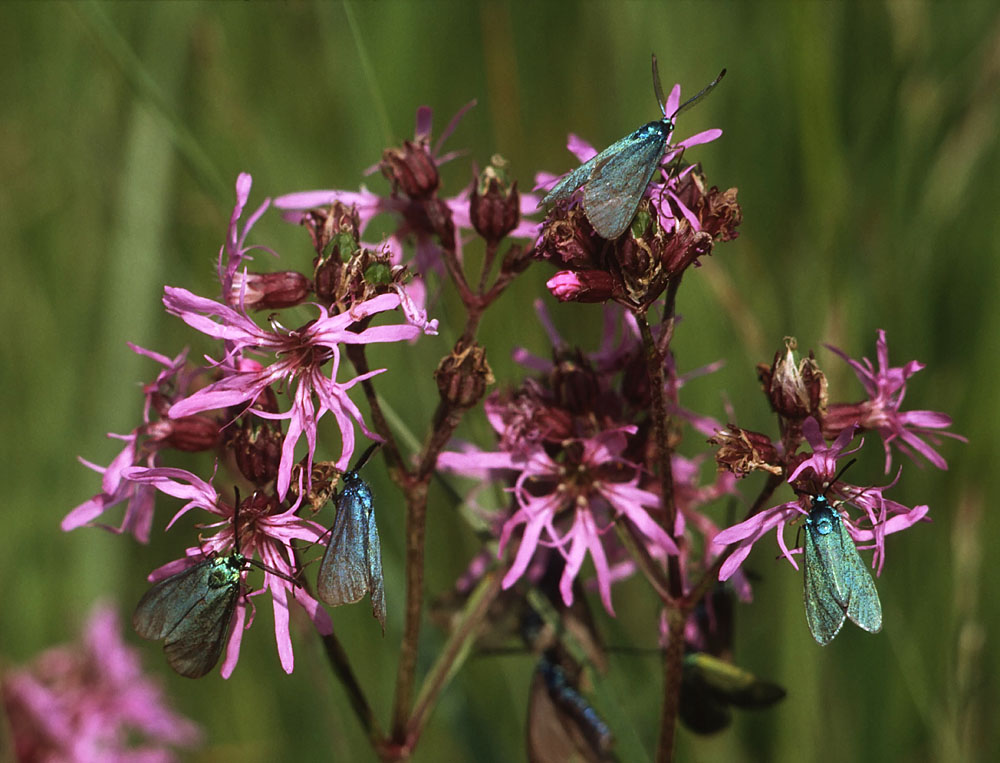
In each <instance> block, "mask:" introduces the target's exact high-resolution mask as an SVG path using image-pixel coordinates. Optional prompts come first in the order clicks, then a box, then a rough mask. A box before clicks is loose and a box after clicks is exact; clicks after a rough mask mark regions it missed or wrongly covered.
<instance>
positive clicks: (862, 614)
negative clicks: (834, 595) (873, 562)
mask: <svg viewBox="0 0 1000 763" xmlns="http://www.w3.org/2000/svg"><path fill="white" fill-rule="evenodd" d="M840 532H841V535H842V536H843V541H842V542H843V543H844V545H845V547H846V549H847V550H846V551H845V552H844V559H845V564H844V566H845V569H846V570H848V571H849V574H850V578H851V579H850V589H851V592H850V596H849V597H848V603H847V616H848V617H849V618H850V619H851V622H853V623H854V624H855V625H857V626H858V627H859V628H862V629H864V630H866V631H868V632H869V633H878V632H879V631H880V630H882V602H881V601H880V600H879V597H878V589H876V588H875V581H874V580H873V579H872V575H871V572H870V571H869V570H868V568H867V567H866V566H865V563H864V562H863V561H862V560H861V555H860V554H859V553H858V549H857V547H856V546H855V545H854V539H853V538H852V537H851V536H850V533H848V531H847V526H846V525H845V524H844V523H843V522H841V523H840Z"/></svg>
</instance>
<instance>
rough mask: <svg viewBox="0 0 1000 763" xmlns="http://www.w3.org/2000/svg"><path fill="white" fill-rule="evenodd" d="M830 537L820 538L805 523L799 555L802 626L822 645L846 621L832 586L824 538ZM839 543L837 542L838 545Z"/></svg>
mask: <svg viewBox="0 0 1000 763" xmlns="http://www.w3.org/2000/svg"><path fill="white" fill-rule="evenodd" d="M832 537H836V534H834V533H830V534H828V535H820V533H819V532H818V531H817V530H816V529H814V528H813V526H812V525H810V524H808V523H807V524H806V542H805V550H804V554H803V567H804V570H803V580H804V581H805V603H806V623H808V625H809V631H810V632H811V633H812V635H813V638H814V639H816V641H818V642H819V643H820V644H821V645H823V646H826V645H827V644H829V643H830V642H831V641H833V639H834V637H835V636H836V635H837V634H838V633H840V629H841V627H843V625H844V620H845V619H846V615H845V612H844V609H845V607H844V606H843V605H841V603H840V602H839V601H838V600H837V596H836V593H835V591H836V584H835V582H834V578H833V573H832V566H831V564H832V560H831V558H830V553H829V548H828V546H829V541H828V539H831V538H832ZM839 542H840V541H839V539H838V541H837V543H838V545H839Z"/></svg>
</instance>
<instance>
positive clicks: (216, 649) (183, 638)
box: [163, 577, 240, 678]
mask: <svg viewBox="0 0 1000 763" xmlns="http://www.w3.org/2000/svg"><path fill="white" fill-rule="evenodd" d="M239 591H240V583H239V579H238V577H237V580H235V581H234V582H232V583H231V584H229V585H228V586H225V587H221V588H209V589H206V590H205V592H204V596H203V597H202V598H201V600H200V601H199V602H198V603H197V604H196V605H195V606H194V608H192V609H191V611H190V612H189V613H188V616H187V617H185V618H184V619H183V620H182V621H181V622H179V623H178V624H177V626H176V627H175V628H174V629H173V630H172V631H171V632H170V635H168V636H167V639H166V641H165V642H164V644H163V653H164V654H165V655H166V656H167V664H168V665H170V667H172V668H173V669H174V670H176V671H177V672H178V673H180V674H181V675H182V676H185V677H187V678H201V677H202V676H203V675H205V674H206V673H208V672H209V671H210V670H212V668H214V667H215V665H216V663H217V662H218V661H219V657H220V656H221V655H222V649H223V647H225V645H226V641H227V636H228V635H229V628H230V625H231V623H232V620H233V611H234V610H235V609H236V600H237V598H238V597H239Z"/></svg>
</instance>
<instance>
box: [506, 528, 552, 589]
mask: <svg viewBox="0 0 1000 763" xmlns="http://www.w3.org/2000/svg"><path fill="white" fill-rule="evenodd" d="M520 513H521V512H518V514H520ZM518 514H515V515H514V516H515V517H517V515H518ZM513 521H514V518H513V517H512V518H511V519H509V520H507V524H508V525H509V524H510V523H511V522H513ZM544 526H545V517H544V516H537V517H533V518H532V519H531V520H530V521H528V522H527V524H525V526H524V534H523V535H522V536H521V545H520V546H518V549H517V556H516V557H515V558H514V563H513V564H512V565H511V567H510V569H509V570H507V574H506V575H504V576H503V581H502V584H501V585H502V587H503V589H504V590H507V589H508V588H510V587H511V586H512V585H514V583H516V582H517V581H518V579H519V578H520V577H521V575H523V574H524V571H525V570H526V569H528V564H530V563H531V557H532V556H534V554H535V549H536V548H537V547H538V538H539V536H540V535H541V533H542V528H543V527H544ZM504 532H505V533H506V536H507V538H508V539H509V537H510V531H509V530H508V529H507V526H506V525H505V526H504ZM502 542H503V539H501V543H502Z"/></svg>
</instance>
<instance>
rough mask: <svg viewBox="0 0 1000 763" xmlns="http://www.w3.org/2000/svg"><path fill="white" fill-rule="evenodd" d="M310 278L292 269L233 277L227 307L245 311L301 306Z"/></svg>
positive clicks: (309, 288)
mask: <svg viewBox="0 0 1000 763" xmlns="http://www.w3.org/2000/svg"><path fill="white" fill-rule="evenodd" d="M310 291H311V286H310V284H309V279H308V278H306V277H305V276H304V275H302V274H301V273H298V272H296V271H294V270H283V271H281V272H280V273H241V272H236V273H234V274H233V286H232V290H231V292H230V304H233V305H242V306H243V308H244V309H246V310H277V309H279V308H282V307H293V306H295V305H298V304H301V303H302V302H304V301H305V299H306V297H307V296H309V292H310Z"/></svg>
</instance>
